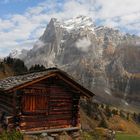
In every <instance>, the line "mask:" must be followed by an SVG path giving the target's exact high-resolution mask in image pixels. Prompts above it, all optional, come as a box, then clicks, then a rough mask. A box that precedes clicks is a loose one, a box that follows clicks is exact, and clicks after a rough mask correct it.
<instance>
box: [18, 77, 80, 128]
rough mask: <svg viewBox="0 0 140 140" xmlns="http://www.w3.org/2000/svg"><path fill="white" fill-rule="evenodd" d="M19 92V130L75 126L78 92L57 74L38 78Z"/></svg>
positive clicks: (77, 119)
mask: <svg viewBox="0 0 140 140" xmlns="http://www.w3.org/2000/svg"><path fill="white" fill-rule="evenodd" d="M20 92H21V95H20V94H19V95H20V96H19V97H18V98H17V99H18V100H17V102H18V103H16V105H17V106H18V107H16V108H18V110H17V112H18V113H19V114H20V119H19V126H20V129H21V130H42V129H52V128H67V127H76V126H79V124H80V121H79V120H80V119H79V117H80V115H79V99H80V94H79V92H78V91H75V90H74V89H73V88H72V87H71V86H70V85H69V84H68V83H65V82H64V81H63V80H61V79H59V78H58V77H50V78H48V79H46V80H42V81H40V82H38V83H35V84H32V85H30V86H27V87H25V88H23V89H20ZM19 100H20V101H19Z"/></svg>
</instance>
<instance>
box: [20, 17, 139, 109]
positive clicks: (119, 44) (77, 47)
mask: <svg viewBox="0 0 140 140" xmlns="http://www.w3.org/2000/svg"><path fill="white" fill-rule="evenodd" d="M138 42H140V37H138V36H135V35H129V34H123V33H121V32H120V31H119V30H116V29H113V28H109V27H104V26H96V25H95V24H94V23H93V21H92V19H91V18H89V17H86V16H78V17H76V18H72V19H69V20H65V21H58V20H57V19H55V18H53V19H51V20H50V22H49V24H48V25H47V28H46V30H45V31H44V33H43V35H42V36H41V37H40V38H39V40H38V41H37V43H35V45H34V47H33V48H32V49H31V50H30V51H28V52H26V54H24V57H22V56H23V55H21V57H22V59H23V60H24V61H25V64H26V65H27V66H28V67H30V66H31V65H34V64H43V65H44V66H46V67H52V66H56V65H57V67H59V68H61V69H64V70H65V71H67V72H68V73H70V74H72V75H73V76H74V77H75V78H76V79H77V80H79V81H81V82H83V83H84V84H85V86H86V87H87V88H89V89H90V90H92V91H93V92H94V93H95V94H96V95H97V96H96V97H97V100H100V101H104V102H107V103H112V104H116V105H120V106H122V105H124V106H125V107H138V106H140V93H139V91H140V89H139V87H137V85H138V84H139V73H140V68H139V64H140V55H139V54H140V47H139V46H137V44H138ZM135 98H136V99H137V100H135Z"/></svg>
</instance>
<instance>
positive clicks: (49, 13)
mask: <svg viewBox="0 0 140 140" xmlns="http://www.w3.org/2000/svg"><path fill="white" fill-rule="evenodd" d="M12 1H18V0H4V1H1V2H5V3H8V2H12ZM20 1H21V0H20ZM78 15H87V16H90V17H92V19H93V20H96V21H97V20H100V21H102V22H101V23H100V24H102V25H107V26H111V27H115V28H121V29H124V30H127V31H129V32H130V33H136V34H138V35H140V1H139V0H123V1H122V0H64V1H59V2H58V1H57V0H46V1H44V2H42V3H39V4H38V5H37V6H36V7H30V8H28V9H27V10H26V11H25V12H24V14H22V15H21V14H14V15H10V16H9V17H8V18H5V19H3V18H0V42H1V43H0V50H1V51H0V55H7V54H8V53H9V51H10V50H11V49H14V48H18V47H17V46H20V47H19V49H22V48H28V47H29V48H31V47H32V46H31V44H33V42H32V41H33V40H37V39H38V38H39V37H40V35H41V34H42V33H43V31H44V30H45V28H46V25H47V23H48V22H49V20H50V18H52V17H53V18H54V17H56V18H58V19H60V20H63V19H68V18H72V17H75V16H78ZM26 40H27V41H26ZM29 40H31V42H32V43H31V44H30V45H28V44H27V43H26V42H28V41H29ZM21 44H22V45H21ZM27 46H28V47H27ZM4 49H5V50H7V51H5V54H4V53H3V51H2V50H4Z"/></svg>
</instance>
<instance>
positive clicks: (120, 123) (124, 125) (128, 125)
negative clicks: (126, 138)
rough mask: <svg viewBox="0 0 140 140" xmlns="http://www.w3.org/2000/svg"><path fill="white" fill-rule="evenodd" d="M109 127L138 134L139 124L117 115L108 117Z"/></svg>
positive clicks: (139, 132)
mask: <svg viewBox="0 0 140 140" xmlns="http://www.w3.org/2000/svg"><path fill="white" fill-rule="evenodd" d="M109 127H110V128H111V129H113V130H116V131H124V132H127V133H129V134H139V135H140V126H138V125H137V124H136V123H135V122H134V121H132V120H126V119H123V118H121V117H120V116H118V115H115V116H114V117H112V118H110V119H109Z"/></svg>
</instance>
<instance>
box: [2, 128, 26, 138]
mask: <svg viewBox="0 0 140 140" xmlns="http://www.w3.org/2000/svg"><path fill="white" fill-rule="evenodd" d="M22 139H23V135H22V134H21V133H20V132H19V131H16V130H13V131H10V132H8V131H3V132H2V133H1V134H0V140H22Z"/></svg>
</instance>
